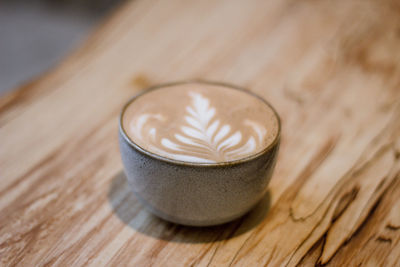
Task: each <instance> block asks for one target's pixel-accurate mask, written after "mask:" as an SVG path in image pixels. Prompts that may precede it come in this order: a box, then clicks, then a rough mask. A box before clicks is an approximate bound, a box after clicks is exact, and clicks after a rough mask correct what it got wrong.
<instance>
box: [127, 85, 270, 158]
mask: <svg viewBox="0 0 400 267" xmlns="http://www.w3.org/2000/svg"><path fill="white" fill-rule="evenodd" d="M189 97H190V99H191V102H190V104H189V105H188V106H186V107H185V111H186V113H185V115H184V117H183V118H182V119H181V121H182V125H180V127H179V128H178V129H177V132H175V133H172V134H170V135H169V136H164V137H161V136H157V134H158V131H159V129H160V127H162V126H161V125H162V123H166V121H167V118H165V117H164V115H162V114H149V113H144V114H141V115H140V116H138V118H137V119H136V120H135V121H132V123H131V125H130V126H131V129H130V130H131V133H133V134H134V135H135V136H136V138H138V139H140V140H142V141H144V142H146V144H147V145H148V148H149V150H150V151H153V152H155V153H157V154H159V155H162V156H166V157H169V158H172V159H176V160H181V161H188V162H196V163H214V162H217V161H218V162H223V161H231V160H234V159H239V158H243V157H245V156H248V155H250V154H251V153H254V151H255V150H256V148H257V143H258V144H261V143H262V140H263V138H264V136H265V134H266V132H267V131H266V129H265V128H264V127H263V126H261V125H259V124H258V123H256V122H253V121H251V120H248V119H245V120H244V122H243V125H242V127H248V128H250V129H251V131H250V132H251V133H253V134H252V135H250V136H249V137H248V139H247V140H244V138H243V133H242V132H241V131H240V129H237V130H233V129H232V126H231V125H229V124H228V123H224V122H222V119H221V118H219V117H218V112H217V110H216V108H215V107H212V106H211V105H210V100H209V99H208V98H206V97H204V96H203V95H202V94H200V93H196V92H189ZM160 123H161V125H160ZM155 125H156V126H155Z"/></svg>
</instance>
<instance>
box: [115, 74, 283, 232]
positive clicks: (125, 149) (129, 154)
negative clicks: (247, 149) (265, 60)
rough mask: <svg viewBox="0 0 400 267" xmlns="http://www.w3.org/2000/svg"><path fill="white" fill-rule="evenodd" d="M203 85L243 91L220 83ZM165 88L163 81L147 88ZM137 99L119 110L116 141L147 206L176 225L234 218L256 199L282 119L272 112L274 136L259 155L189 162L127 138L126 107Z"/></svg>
mask: <svg viewBox="0 0 400 267" xmlns="http://www.w3.org/2000/svg"><path fill="white" fill-rule="evenodd" d="M181 83H182V82H181ZM196 83H199V81H196ZM202 83H208V84H210V83H211V84H217V85H224V86H228V87H231V88H233V89H237V90H243V89H241V88H238V87H236V86H232V85H227V84H222V83H215V82H205V81H202ZM175 84H180V83H175ZM168 85H171V84H168ZM163 86H166V85H160V86H156V87H153V88H150V89H149V90H151V89H156V88H159V87H163ZM149 90H146V92H148V91H149ZM246 92H247V91H246ZM139 96H140V95H139ZM136 97H138V96H136ZM136 97H134V98H133V99H131V100H130V101H129V102H128V103H127V104H126V105H125V107H124V108H123V110H122V112H121V116H120V126H119V143H120V151H121V157H122V162H123V164H124V168H125V174H126V177H127V179H128V183H129V185H130V187H131V189H132V191H133V192H134V193H135V195H136V196H137V198H138V199H139V200H140V201H141V202H142V203H143V205H144V206H145V207H146V208H148V209H149V210H150V211H151V212H153V213H154V214H156V215H157V216H159V217H161V218H163V219H165V220H168V221H171V222H174V223H179V224H184V225H192V226H210V225H216V224H221V223H225V222H228V221H230V220H233V219H236V218H238V217H240V216H242V215H243V214H245V213H246V212H248V211H249V210H250V209H251V208H252V207H253V206H254V205H255V204H257V202H259V201H260V199H261V198H262V197H263V196H264V194H265V193H266V191H267V186H268V183H269V181H270V179H271V176H272V172H273V169H274V167H275V163H276V157H277V153H278V149H279V142H280V121H279V116H278V115H277V114H276V112H275V114H276V116H277V118H278V124H279V127H278V135H277V136H276V138H275V140H274V141H273V142H272V143H271V144H270V145H269V146H268V147H267V148H266V149H264V150H263V151H261V152H260V153H258V154H255V155H253V156H251V157H248V158H244V159H241V160H236V161H231V162H223V163H188V162H182V161H177V160H173V159H169V158H165V157H162V156H159V155H156V154H153V153H151V152H149V151H146V150H144V149H143V148H141V147H139V146H138V145H137V144H135V143H134V142H133V141H132V140H131V139H130V138H129V137H128V135H127V134H126V133H125V131H124V129H123V127H122V123H121V122H122V117H123V114H124V110H125V108H126V107H127V106H128V105H129V103H131V102H132V101H133V100H134V99H135V98H136ZM260 99H261V98H260ZM262 101H264V102H265V100H263V99H262ZM265 103H266V105H269V104H268V103H267V102H265ZM271 108H272V107H271ZM273 110H274V109H273ZM274 111H275V110H274Z"/></svg>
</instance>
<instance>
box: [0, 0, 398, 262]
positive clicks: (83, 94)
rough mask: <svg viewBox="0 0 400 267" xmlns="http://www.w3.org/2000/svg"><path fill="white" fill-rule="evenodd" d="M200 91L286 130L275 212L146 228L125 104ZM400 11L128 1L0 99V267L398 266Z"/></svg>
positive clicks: (357, 0)
mask: <svg viewBox="0 0 400 267" xmlns="http://www.w3.org/2000/svg"><path fill="white" fill-rule="evenodd" d="M189 78H202V79H209V80H218V81H225V82H230V83H235V84H238V85H241V86H245V87H248V88H250V89H251V90H252V91H254V92H256V93H258V94H260V95H261V96H263V97H264V98H266V99H267V100H269V101H270V102H272V103H273V104H274V106H275V107H276V108H277V110H278V112H279V113H280V115H281V117H282V122H283V136H282V146H281V151H280V155H279V160H278V165H277V167H276V171H275V173H274V176H273V179H272V181H271V184H270V190H269V193H268V194H267V196H266V197H265V199H264V200H263V201H262V202H261V203H260V204H259V205H258V206H257V207H256V209H255V210H254V211H252V212H251V213H250V214H248V215H247V216H245V217H243V218H241V219H239V220H236V221H234V222H232V223H229V224H226V225H223V226H216V227H209V228H192V227H183V226H178V225H173V224H170V223H167V222H164V221H162V220H160V219H157V218H156V217H153V216H152V215H150V214H149V213H148V212H147V211H146V210H144V209H143V207H142V206H141V205H140V204H139V203H138V201H137V200H136V199H135V197H134V196H133V195H132V194H131V193H130V191H129V189H128V187H127V184H126V181H125V177H124V174H123V172H122V164H121V160H120V156H119V152H118V143H117V126H118V122H117V118H118V114H119V111H120V109H121V106H122V105H123V104H124V103H125V102H126V101H127V99H128V98H130V97H131V96H132V95H134V94H136V93H137V92H139V91H140V90H143V89H144V88H145V87H147V86H149V85H152V84H156V83H162V82H169V81H174V80H183V79H189ZM399 170H400V1H392V0H351V1H349V0H338V1H328V0H321V1H290V0H283V1H282V0H271V1H261V0H260V1H239V0H238V1H228V0H225V1H211V0H210V1H144V0H141V1H132V2H128V3H126V4H125V5H124V6H122V7H121V8H120V9H119V10H118V11H116V12H115V14H114V15H113V16H112V17H111V18H110V19H109V20H108V21H107V22H106V23H105V24H104V25H103V26H102V27H100V28H99V29H98V30H97V31H96V32H95V33H94V34H93V35H92V36H91V37H90V39H89V40H88V41H87V42H86V44H85V45H84V46H83V47H82V48H80V49H79V50H78V51H76V52H75V53H73V54H72V55H71V56H70V57H69V58H67V59H66V60H64V62H62V63H61V64H60V65H59V66H57V67H55V68H53V69H51V70H50V71H48V72H47V73H46V74H44V75H43V76H42V77H40V78H38V79H36V80H34V81H32V82H31V83H29V84H27V85H25V86H23V87H21V88H20V89H19V90H16V91H15V92H14V93H11V94H9V95H7V96H5V97H3V98H2V99H1V100H0V176H1V177H0V181H1V182H0V210H1V212H0V262H1V264H0V265H2V266H12V265H18V266H82V265H84V266H87V265H92V266H111V265H114V266H150V265H153V266H191V265H196V266H228V265H235V266H263V265H267V266H285V265H287V266H294V265H296V264H300V265H302V266H310V265H313V264H326V263H328V264H329V265H332V266H359V265H362V266H396V265H397V266H400V243H399V242H400V174H399Z"/></svg>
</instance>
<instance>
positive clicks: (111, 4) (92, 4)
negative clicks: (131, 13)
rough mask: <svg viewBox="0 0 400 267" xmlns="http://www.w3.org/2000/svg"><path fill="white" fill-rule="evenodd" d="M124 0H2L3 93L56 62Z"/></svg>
mask: <svg viewBox="0 0 400 267" xmlns="http://www.w3.org/2000/svg"><path fill="white" fill-rule="evenodd" d="M122 1H123V0H1V1H0V96H1V95H4V93H5V92H7V91H10V90H12V89H13V88H16V87H17V86H19V85H21V84H23V83H24V82H27V81H29V80H30V79H32V78H33V77H35V76H36V75H39V74H40V73H42V72H43V71H46V70H47V69H49V68H50V67H51V66H53V65H55V64H56V63H57V62H58V61H59V60H60V59H62V58H63V57H64V56H65V55H66V54H68V52H70V51H71V50H73V49H74V48H75V47H76V46H77V45H79V44H80V43H81V42H83V41H84V40H85V39H86V36H88V34H89V33H90V31H91V30H93V29H94V27H95V26H96V25H97V24H99V23H100V22H101V20H102V19H103V18H104V17H105V16H107V14H109V13H110V12H111V11H112V10H113V9H115V8H116V7H117V6H118V5H119V4H121V2H122Z"/></svg>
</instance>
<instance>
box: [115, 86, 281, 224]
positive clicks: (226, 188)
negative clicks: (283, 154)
mask: <svg viewBox="0 0 400 267" xmlns="http://www.w3.org/2000/svg"><path fill="white" fill-rule="evenodd" d="M119 143H120V152H121V157H122V162H123V165H124V169H125V174H126V177H127V180H128V184H129V186H130V188H131V190H132V191H133V193H134V194H135V195H136V197H137V198H138V200H139V201H140V202H141V203H142V204H143V205H144V207H146V208H147V209H148V210H149V211H151V212H152V213H154V214H155V215H157V216H159V217H161V218H163V219H165V220H167V221H171V222H174V223H178V224H184V225H191V226H210V225H216V224H221V223H225V222H228V221H231V220H234V219H236V218H238V217H240V216H242V215H244V214H245V213H247V212H248V211H249V210H250V209H251V208H252V207H254V206H255V205H256V204H257V203H258V202H259V201H260V200H261V199H262V198H263V196H264V195H265V193H266V192H267V189H268V183H269V181H270V179H271V176H272V173H273V169H274V167H275V163H276V158H277V153H278V149H279V143H280V119H279V116H278V114H277V113H276V111H275V109H274V108H273V107H272V106H271V105H270V104H269V103H267V102H266V101H265V100H264V99H263V98H261V97H259V96H257V95H255V94H253V93H251V92H250V91H248V90H245V89H242V88H240V87H237V86H234V85H229V84H225V83H218V82H208V81H185V82H176V83H170V84H164V85H158V86H154V87H151V88H149V89H148V90H145V91H144V92H143V93H141V94H139V95H137V96H135V97H133V98H132V99H130V100H129V101H128V102H127V104H126V105H125V106H124V107H123V109H122V112H121V114H120V119H119Z"/></svg>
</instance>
